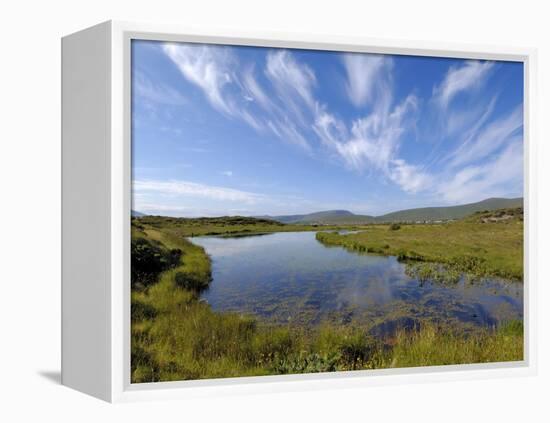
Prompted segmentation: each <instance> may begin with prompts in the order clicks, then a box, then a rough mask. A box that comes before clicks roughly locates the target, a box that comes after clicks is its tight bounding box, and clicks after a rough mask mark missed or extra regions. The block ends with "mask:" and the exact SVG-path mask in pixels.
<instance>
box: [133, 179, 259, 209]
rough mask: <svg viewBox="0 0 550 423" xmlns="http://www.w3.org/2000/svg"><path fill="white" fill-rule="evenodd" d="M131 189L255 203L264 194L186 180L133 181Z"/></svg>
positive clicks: (139, 191)
mask: <svg viewBox="0 0 550 423" xmlns="http://www.w3.org/2000/svg"><path fill="white" fill-rule="evenodd" d="M133 190H134V192H136V193H138V194H140V193H141V194H143V193H156V194H165V195H172V196H183V197H195V198H207V199H210V200H217V201H234V202H242V203H247V204H255V203H258V202H260V201H262V200H264V199H265V196H263V195H261V194H256V193H252V192H247V191H240V190H236V189H232V188H225V187H217V186H211V185H205V184H198V183H195V182H188V181H177V180H172V181H154V180H141V181H139V180H138V181H134V183H133Z"/></svg>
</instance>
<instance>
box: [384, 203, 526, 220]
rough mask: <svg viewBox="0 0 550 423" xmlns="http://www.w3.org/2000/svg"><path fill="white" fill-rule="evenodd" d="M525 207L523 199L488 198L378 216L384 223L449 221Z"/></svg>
mask: <svg viewBox="0 0 550 423" xmlns="http://www.w3.org/2000/svg"><path fill="white" fill-rule="evenodd" d="M514 207H523V198H488V199H486V200H483V201H479V202H477V203H470V204H463V205H461V206H450V207H422V208H418V209H409V210H401V211H397V212H393V213H388V214H385V215H383V216H378V217H377V220H379V221H383V222H405V221H417V220H449V219H462V218H463V217H466V216H468V215H470V214H472V213H475V212H477V211H483V210H497V209H506V208H514Z"/></svg>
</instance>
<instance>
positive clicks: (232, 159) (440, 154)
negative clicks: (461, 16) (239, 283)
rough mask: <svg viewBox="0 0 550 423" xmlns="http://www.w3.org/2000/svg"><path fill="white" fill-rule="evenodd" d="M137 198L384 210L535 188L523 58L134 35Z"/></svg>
mask: <svg viewBox="0 0 550 423" xmlns="http://www.w3.org/2000/svg"><path fill="white" fill-rule="evenodd" d="M132 150H133V163H132V165H133V166H132V168H133V209H135V210H138V211H142V212H145V213H148V214H161V215H170V216H220V215H263V214H271V215H280V214H295V213H309V212H315V211H320V210H330V209H346V210H350V211H352V212H355V213H361V214H372V215H378V214H383V213H385V212H389V211H393V210H400V209H405V208H412V207H424V206H432V205H454V204H463V203H468V202H474V201H479V200H482V199H485V198H488V197H518V196H522V195H523V194H522V193H523V65H522V64H521V63H514V62H489V61H469V60H458V59H445V58H431V57H414V56H398V55H371V54H350V53H341V52H325V51H323V52H321V51H308V50H292V49H286V50H285V49H271V48H257V47H235V46H213V45H205V44H189V43H161V42H151V41H133V44H132Z"/></svg>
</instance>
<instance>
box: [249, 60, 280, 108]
mask: <svg viewBox="0 0 550 423" xmlns="http://www.w3.org/2000/svg"><path fill="white" fill-rule="evenodd" d="M243 85H244V87H245V90H246V92H247V94H248V95H249V97H250V98H252V99H253V100H254V101H257V102H258V103H259V104H260V106H262V107H263V108H264V109H265V110H267V111H272V110H273V108H274V105H273V103H272V101H271V100H270V98H269V97H268V95H267V94H266V93H265V91H264V90H263V89H262V87H261V86H260V84H259V83H258V81H257V80H256V78H255V77H254V69H253V68H249V69H248V70H247V71H245V72H244V74H243Z"/></svg>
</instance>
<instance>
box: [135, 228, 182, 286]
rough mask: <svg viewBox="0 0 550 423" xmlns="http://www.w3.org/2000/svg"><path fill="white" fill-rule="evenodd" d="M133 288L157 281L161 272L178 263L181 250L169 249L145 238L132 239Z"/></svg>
mask: <svg viewBox="0 0 550 423" xmlns="http://www.w3.org/2000/svg"><path fill="white" fill-rule="evenodd" d="M131 249H132V251H131V253H132V256H131V264H132V268H131V281H132V288H144V287H147V286H149V285H151V284H152V283H155V282H156V280H157V277H158V275H159V273H161V272H162V271H164V270H166V269H169V268H171V267H175V266H177V265H178V263H179V261H180V257H181V250H179V249H173V250H167V249H165V248H162V247H161V246H160V245H156V244H154V243H153V242H151V241H149V240H147V239H145V238H137V239H133V240H132V246H131Z"/></svg>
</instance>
